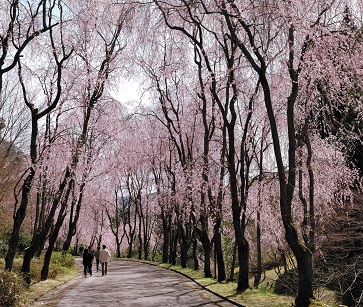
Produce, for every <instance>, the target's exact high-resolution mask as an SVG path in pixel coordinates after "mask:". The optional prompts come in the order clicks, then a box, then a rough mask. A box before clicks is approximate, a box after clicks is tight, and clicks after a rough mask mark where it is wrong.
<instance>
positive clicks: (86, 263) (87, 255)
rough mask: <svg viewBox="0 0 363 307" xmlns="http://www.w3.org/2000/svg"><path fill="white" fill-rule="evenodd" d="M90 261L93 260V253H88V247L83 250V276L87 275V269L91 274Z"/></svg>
mask: <svg viewBox="0 0 363 307" xmlns="http://www.w3.org/2000/svg"><path fill="white" fill-rule="evenodd" d="M92 261H93V254H92V253H90V251H89V250H88V248H85V249H84V250H83V267H84V277H87V271H88V272H89V275H90V276H92Z"/></svg>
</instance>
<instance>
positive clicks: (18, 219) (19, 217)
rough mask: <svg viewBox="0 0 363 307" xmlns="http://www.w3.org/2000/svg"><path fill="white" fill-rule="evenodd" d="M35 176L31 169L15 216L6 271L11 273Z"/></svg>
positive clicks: (6, 257) (6, 259) (6, 260)
mask: <svg viewBox="0 0 363 307" xmlns="http://www.w3.org/2000/svg"><path fill="white" fill-rule="evenodd" d="M34 175H35V170H34V168H33V167H31V168H30V169H29V174H28V176H27V177H26V178H25V180H24V183H23V187H22V194H21V203H20V206H19V208H18V210H17V211H16V214H15V216H14V226H13V231H12V233H11V236H10V240H9V246H8V251H7V254H6V256H5V270H9V271H11V270H12V269H13V262H14V258H15V254H16V250H17V248H18V244H19V234H20V227H21V225H22V224H23V221H24V218H25V215H26V210H27V207H28V198H29V192H30V189H31V186H32V183H33V179H34Z"/></svg>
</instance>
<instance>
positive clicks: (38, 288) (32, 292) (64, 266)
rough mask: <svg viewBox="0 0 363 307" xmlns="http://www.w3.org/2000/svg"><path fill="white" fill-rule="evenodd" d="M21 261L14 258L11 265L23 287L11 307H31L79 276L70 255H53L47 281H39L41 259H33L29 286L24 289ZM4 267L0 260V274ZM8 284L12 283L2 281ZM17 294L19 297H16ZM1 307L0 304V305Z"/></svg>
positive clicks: (2, 261) (2, 260)
mask: <svg viewBox="0 0 363 307" xmlns="http://www.w3.org/2000/svg"><path fill="white" fill-rule="evenodd" d="M22 261H23V259H22V258H21V257H19V258H16V259H15V260H14V264H13V270H12V271H13V272H14V273H16V274H17V276H18V277H17V278H18V279H19V282H20V283H21V284H22V285H23V286H22V289H21V291H18V293H17V294H16V296H17V298H16V302H15V304H14V305H13V306H18V307H25V306H33V303H34V302H35V301H36V300H37V299H39V298H40V297H42V296H43V295H45V294H47V293H48V292H49V291H51V290H52V289H55V288H56V287H58V286H60V285H62V284H64V283H66V282H68V281H70V280H73V279H75V278H76V277H77V276H78V275H79V271H80V269H79V267H77V266H76V265H75V263H74V259H73V257H72V256H70V255H63V254H62V253H54V256H52V260H51V264H50V267H49V275H48V279H47V280H41V278H40V272H41V269H42V266H43V257H40V258H34V259H33V260H32V263H31V272H30V274H31V280H32V282H31V284H30V286H29V287H25V284H24V283H23V280H22V276H21V274H20V270H21V265H22ZM4 267H5V263H4V259H0V273H1V272H2V271H3V268H4ZM2 282H9V283H11V282H12V281H11V280H9V281H2ZM18 294H19V296H18ZM0 305H1V304H0Z"/></svg>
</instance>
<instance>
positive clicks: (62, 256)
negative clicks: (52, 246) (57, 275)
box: [50, 252, 74, 268]
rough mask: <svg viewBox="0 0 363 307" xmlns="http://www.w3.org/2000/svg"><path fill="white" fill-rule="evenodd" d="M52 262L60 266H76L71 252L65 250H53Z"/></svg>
mask: <svg viewBox="0 0 363 307" xmlns="http://www.w3.org/2000/svg"><path fill="white" fill-rule="evenodd" d="M50 263H51V264H54V265H56V266H60V267H66V268H71V267H73V266H74V259H73V256H72V255H71V254H68V253H64V252H53V253H52V258H51V262H50Z"/></svg>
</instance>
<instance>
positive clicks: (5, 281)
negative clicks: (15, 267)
mask: <svg viewBox="0 0 363 307" xmlns="http://www.w3.org/2000/svg"><path fill="white" fill-rule="evenodd" d="M23 290H24V284H23V279H22V277H21V276H19V275H17V274H15V273H13V272H9V271H2V272H0V302H1V306H2V307H10V306H14V305H15V302H16V300H17V299H18V298H19V296H20V294H21V293H22V292H23Z"/></svg>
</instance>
